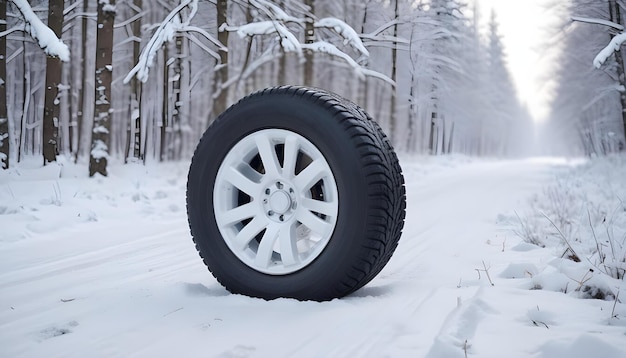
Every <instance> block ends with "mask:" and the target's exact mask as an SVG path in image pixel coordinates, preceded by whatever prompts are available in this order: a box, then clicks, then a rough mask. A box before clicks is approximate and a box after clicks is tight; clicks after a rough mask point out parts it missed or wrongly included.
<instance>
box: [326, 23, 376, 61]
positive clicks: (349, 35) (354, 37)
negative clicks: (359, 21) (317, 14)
mask: <svg viewBox="0 0 626 358" xmlns="http://www.w3.org/2000/svg"><path fill="white" fill-rule="evenodd" d="M315 27H317V28H320V27H322V28H330V29H333V30H335V32H336V33H337V34H338V35H339V36H341V37H343V39H344V44H346V45H350V46H352V47H354V48H355V49H357V50H358V51H359V52H360V53H362V54H363V56H365V57H369V56H370V53H369V51H367V49H366V48H365V46H364V45H363V42H362V41H361V38H360V37H359V35H358V34H357V33H356V31H354V29H353V28H352V27H351V26H350V25H348V24H346V23H345V22H343V21H341V20H339V19H337V18H334V17H325V18H323V19H320V20H318V21H316V22H315Z"/></svg>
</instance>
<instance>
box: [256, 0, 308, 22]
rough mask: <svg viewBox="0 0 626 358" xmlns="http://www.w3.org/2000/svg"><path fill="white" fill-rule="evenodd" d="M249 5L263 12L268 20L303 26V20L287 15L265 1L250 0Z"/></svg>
mask: <svg viewBox="0 0 626 358" xmlns="http://www.w3.org/2000/svg"><path fill="white" fill-rule="evenodd" d="M250 5H252V6H254V7H256V8H257V9H259V10H261V11H262V12H264V13H265V14H266V15H267V16H268V17H269V18H270V19H272V20H276V21H282V22H295V23H298V24H300V25H303V24H304V19H300V18H297V17H293V16H290V15H287V13H286V12H285V11H283V9H281V8H280V7H278V6H276V5H274V4H272V3H271V2H269V1H266V0H250Z"/></svg>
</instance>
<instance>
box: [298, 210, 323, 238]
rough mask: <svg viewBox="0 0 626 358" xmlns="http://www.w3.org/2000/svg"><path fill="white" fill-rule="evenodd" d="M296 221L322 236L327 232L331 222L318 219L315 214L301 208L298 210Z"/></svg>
mask: <svg viewBox="0 0 626 358" xmlns="http://www.w3.org/2000/svg"><path fill="white" fill-rule="evenodd" d="M297 219H298V221H300V222H301V223H303V224H304V225H306V227H308V228H309V229H311V231H313V232H316V233H318V234H320V235H321V236H322V237H324V236H326V235H327V234H329V231H330V229H331V228H332V224H331V223H329V222H327V221H324V220H322V219H320V218H319V217H318V216H317V215H314V214H313V213H312V212H310V211H308V210H306V209H304V208H302V209H301V210H298V216H297Z"/></svg>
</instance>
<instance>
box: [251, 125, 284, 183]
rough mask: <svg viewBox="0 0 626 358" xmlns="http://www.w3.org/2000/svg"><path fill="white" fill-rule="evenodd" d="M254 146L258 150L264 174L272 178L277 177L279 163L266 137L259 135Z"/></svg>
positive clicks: (270, 142)
mask: <svg viewBox="0 0 626 358" xmlns="http://www.w3.org/2000/svg"><path fill="white" fill-rule="evenodd" d="M255 141H256V146H257V148H258V149H259V155H260V156H261V161H262V162H263V167H264V168H265V174H267V175H270V176H272V177H276V176H278V175H279V174H280V173H279V168H280V163H279V162H278V158H277V157H276V150H275V149H274V146H273V145H272V141H271V139H270V137H269V136H268V135H259V136H257V137H256V138H255Z"/></svg>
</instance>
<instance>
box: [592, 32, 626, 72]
mask: <svg viewBox="0 0 626 358" xmlns="http://www.w3.org/2000/svg"><path fill="white" fill-rule="evenodd" d="M624 42H626V33H621V34H619V35H617V36H615V37H613V39H611V42H609V44H608V45H607V46H606V47H605V48H603V49H602V51H600V53H598V55H597V56H596V58H595V59H594V60H593V65H594V66H596V68H600V67H601V66H602V64H603V63H604V62H606V60H607V59H608V58H609V57H610V56H611V55H612V54H613V53H614V52H616V51H619V50H620V48H621V47H622V44H623V43H624Z"/></svg>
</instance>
